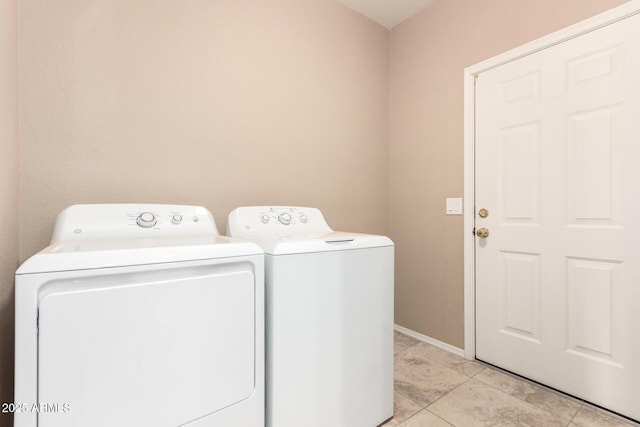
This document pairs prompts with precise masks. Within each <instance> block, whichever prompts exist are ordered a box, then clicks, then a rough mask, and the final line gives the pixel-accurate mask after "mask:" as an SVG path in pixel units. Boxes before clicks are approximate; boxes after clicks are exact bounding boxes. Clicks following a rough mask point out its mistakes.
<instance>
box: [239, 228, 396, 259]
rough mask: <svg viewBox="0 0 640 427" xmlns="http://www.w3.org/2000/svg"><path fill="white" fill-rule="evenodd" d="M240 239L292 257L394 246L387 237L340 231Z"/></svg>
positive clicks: (268, 251)
mask: <svg viewBox="0 0 640 427" xmlns="http://www.w3.org/2000/svg"><path fill="white" fill-rule="evenodd" d="M239 237H240V238H245V239H247V240H250V241H252V242H255V243H256V244H258V245H259V246H260V247H261V248H262V249H263V250H264V252H265V253H267V254H269V255H291V254H303V253H314V252H331V251H345V250H354V249H368V248H377V247H384V246H393V242H392V241H391V239H389V238H388V237H385V236H377V235H373V234H360V233H345V232H340V231H332V232H329V233H322V234H317V233H311V234H304V233H303V234H265V235H244V236H239Z"/></svg>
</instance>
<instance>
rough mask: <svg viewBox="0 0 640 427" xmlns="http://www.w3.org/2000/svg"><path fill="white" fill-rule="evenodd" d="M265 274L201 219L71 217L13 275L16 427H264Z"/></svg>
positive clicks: (204, 215) (93, 210)
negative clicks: (41, 248) (43, 247)
mask: <svg viewBox="0 0 640 427" xmlns="http://www.w3.org/2000/svg"><path fill="white" fill-rule="evenodd" d="M263 262H264V256H263V252H262V250H261V249H260V248H259V247H258V246H256V245H255V244H253V243H249V242H241V241H237V240H236V239H231V238H228V237H225V236H220V235H219V234H218V231H217V229H216V225H215V222H214V220H213V217H212V216H211V213H210V212H209V211H207V210H206V209H205V208H202V207H196V206H177V205H143V204H110V205H74V206H71V207H69V208H67V209H66V210H64V211H63V212H62V213H60V215H58V218H57V221H56V224H55V229H54V233H53V237H52V240H51V245H50V246H48V247H47V248H46V249H44V250H42V251H41V252H39V253H38V254H36V255H34V256H33V257H31V258H29V259H28V260H27V261H26V262H24V264H22V266H21V267H20V268H19V269H18V271H17V272H16V334H15V344H16V353H15V427H36V426H38V427H63V426H64V427H73V426H75V427H87V426H92V427H102V426H104V427H113V426H131V427H140V426H154V427H156V426H167V427H175V426H189V427H213V426H219V427H228V426H236V427H248V426H250V427H262V426H264V320H263V319H264V311H263V301H264V290H263V289H264V265H263Z"/></svg>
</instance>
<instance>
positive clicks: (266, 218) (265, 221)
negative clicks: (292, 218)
mask: <svg viewBox="0 0 640 427" xmlns="http://www.w3.org/2000/svg"><path fill="white" fill-rule="evenodd" d="M260 221H262V223H263V224H266V223H268V222H269V215H262V216H261V217H260Z"/></svg>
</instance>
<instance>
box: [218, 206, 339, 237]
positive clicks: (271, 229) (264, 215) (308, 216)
mask: <svg viewBox="0 0 640 427" xmlns="http://www.w3.org/2000/svg"><path fill="white" fill-rule="evenodd" d="M239 229H242V231H243V232H245V233H246V232H256V233H284V232H305V233H315V232H318V233H326V232H331V231H332V230H331V229H330V228H329V226H328V225H327V223H326V222H325V220H324V217H323V216H322V213H321V212H320V211H319V210H318V209H316V208H307V207H298V206H248V207H241V208H237V209H235V210H234V211H233V212H231V213H230V214H229V223H228V229H227V234H229V233H233V232H237V231H238V230H239ZM230 235H233V234H230Z"/></svg>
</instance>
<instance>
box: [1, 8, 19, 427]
mask: <svg viewBox="0 0 640 427" xmlns="http://www.w3.org/2000/svg"><path fill="white" fill-rule="evenodd" d="M17 21H18V18H17V3H16V0H1V1H0V218H2V221H0V403H2V402H12V401H13V327H14V326H13V325H14V321H13V313H14V310H13V295H14V286H13V284H14V280H13V274H14V272H15V270H16V267H17V266H18V39H17V36H18V34H17V23H18V22H17ZM10 425H11V417H10V416H9V415H7V414H2V413H0V426H10Z"/></svg>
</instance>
